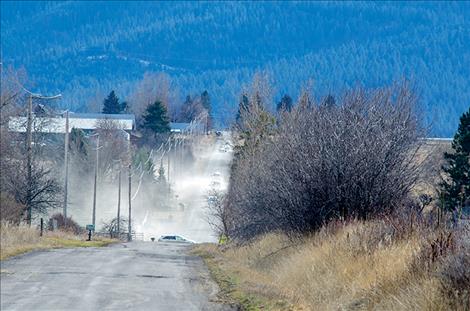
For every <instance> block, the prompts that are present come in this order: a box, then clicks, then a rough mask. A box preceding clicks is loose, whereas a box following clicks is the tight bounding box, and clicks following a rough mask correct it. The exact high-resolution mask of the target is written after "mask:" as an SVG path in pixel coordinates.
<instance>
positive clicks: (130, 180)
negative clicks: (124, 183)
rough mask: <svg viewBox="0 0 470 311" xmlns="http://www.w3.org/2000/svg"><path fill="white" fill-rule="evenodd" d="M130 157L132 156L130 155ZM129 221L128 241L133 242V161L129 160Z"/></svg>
mask: <svg viewBox="0 0 470 311" xmlns="http://www.w3.org/2000/svg"><path fill="white" fill-rule="evenodd" d="M129 156H130V154H129ZM128 174H129V187H128V188H129V221H128V223H127V241H129V242H130V241H132V196H131V184H132V172H131V160H130V159H129V171H128Z"/></svg>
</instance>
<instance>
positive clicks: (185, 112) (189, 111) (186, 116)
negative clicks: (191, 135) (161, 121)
mask: <svg viewBox="0 0 470 311" xmlns="http://www.w3.org/2000/svg"><path fill="white" fill-rule="evenodd" d="M193 108H194V107H193V100H192V99H191V96H190V95H187V96H186V100H185V101H184V103H183V105H182V106H181V112H180V116H179V121H180V122H185V123H189V122H191V121H192V120H193V118H194V112H193Z"/></svg>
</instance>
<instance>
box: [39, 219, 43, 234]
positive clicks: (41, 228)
mask: <svg viewBox="0 0 470 311" xmlns="http://www.w3.org/2000/svg"><path fill="white" fill-rule="evenodd" d="M43 230H44V219H43V218H42V217H41V233H40V234H39V236H42V232H43Z"/></svg>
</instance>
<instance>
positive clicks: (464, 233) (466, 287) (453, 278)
mask: <svg viewBox="0 0 470 311" xmlns="http://www.w3.org/2000/svg"><path fill="white" fill-rule="evenodd" d="M456 233H457V234H459V235H458V237H457V241H456V243H455V244H456V245H455V248H456V249H455V251H454V253H453V254H451V255H449V256H447V257H446V258H444V260H443V262H442V265H441V266H440V268H439V273H438V275H439V280H440V282H441V285H442V286H441V288H442V290H443V292H444V293H445V294H446V295H447V297H448V300H449V302H451V303H452V306H453V307H455V308H456V309H457V308H459V307H461V306H467V307H466V309H464V310H470V226H468V225H467V226H466V227H464V228H461V230H460V231H457V232H456Z"/></svg>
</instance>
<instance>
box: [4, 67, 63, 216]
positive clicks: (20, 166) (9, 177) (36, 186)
mask: <svg viewBox="0 0 470 311" xmlns="http://www.w3.org/2000/svg"><path fill="white" fill-rule="evenodd" d="M24 77H25V73H24V72H22V71H15V70H13V69H8V70H7V71H3V68H2V83H1V124H0V131H1V133H0V141H1V144H0V152H1V160H0V162H1V172H2V173H1V178H0V182H1V189H0V190H1V192H2V197H3V198H7V197H8V198H10V199H13V200H14V201H15V202H16V204H15V202H13V201H10V203H9V204H10V206H9V208H10V209H8V208H7V207H4V206H3V204H2V213H9V215H2V218H5V217H3V216H8V217H9V218H10V219H11V217H18V214H19V213H18V211H17V210H16V209H11V207H12V206H13V205H15V206H21V207H22V210H21V213H20V214H21V215H22V216H25V212H26V210H25V208H26V207H27V206H28V205H29V206H30V207H31V209H32V211H33V215H37V214H38V213H43V212H45V211H46V210H47V209H49V208H51V207H56V206H57V204H58V203H59V202H60V194H61V188H60V186H59V185H58V182H57V179H56V178H55V176H57V172H56V171H54V169H55V167H57V166H56V165H55V164H56V161H58V160H59V158H60V156H59V157H57V154H58V153H57V152H56V150H55V146H56V144H54V143H53V142H52V141H51V138H50V137H48V136H47V135H44V134H42V133H41V132H42V129H43V128H44V127H45V126H48V124H49V120H48V118H36V116H35V115H33V120H32V121H33V123H32V171H31V180H28V179H27V176H28V174H27V166H26V163H27V161H26V136H25V134H24V133H15V132H11V131H10V130H9V121H10V117H12V116H21V115H23V116H24V115H25V113H26V109H25V102H26V98H25V92H24V89H23V87H22V85H24V84H25V78H24ZM25 122H26V121H25ZM20 126H21V125H20ZM24 128H26V126H24ZM28 187H29V189H30V195H28V193H27V192H28V191H27V190H28ZM2 203H4V200H3V199H2ZM5 203H6V202H5ZM10 213H14V214H15V215H16V216H15V215H13V214H10ZM19 220H20V219H16V221H19Z"/></svg>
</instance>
